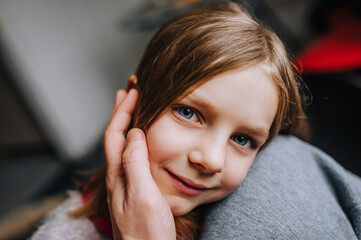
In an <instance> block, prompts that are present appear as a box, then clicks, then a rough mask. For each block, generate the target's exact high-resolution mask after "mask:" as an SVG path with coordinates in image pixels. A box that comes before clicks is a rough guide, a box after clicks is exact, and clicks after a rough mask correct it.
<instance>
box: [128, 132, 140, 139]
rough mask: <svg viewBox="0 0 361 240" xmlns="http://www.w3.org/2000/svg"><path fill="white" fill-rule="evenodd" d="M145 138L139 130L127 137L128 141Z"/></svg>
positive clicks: (129, 133)
mask: <svg viewBox="0 0 361 240" xmlns="http://www.w3.org/2000/svg"><path fill="white" fill-rule="evenodd" d="M142 137H143V135H142V134H141V133H140V132H139V131H137V130H133V131H132V130H131V131H129V132H128V135H127V139H128V140H138V139H141V138H142Z"/></svg>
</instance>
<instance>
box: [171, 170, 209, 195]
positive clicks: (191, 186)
mask: <svg viewBox="0 0 361 240" xmlns="http://www.w3.org/2000/svg"><path fill="white" fill-rule="evenodd" d="M165 170H166V171H167V173H168V175H169V176H170V177H171V179H172V182H173V184H174V186H175V187H176V188H177V189H178V190H179V191H180V192H182V193H185V194H188V195H199V194H201V193H203V192H204V191H206V190H207V189H209V188H207V187H206V186H203V185H200V184H196V183H194V182H193V181H191V180H189V179H187V178H183V177H181V176H178V175H176V174H174V173H172V172H171V171H169V170H168V169H165Z"/></svg>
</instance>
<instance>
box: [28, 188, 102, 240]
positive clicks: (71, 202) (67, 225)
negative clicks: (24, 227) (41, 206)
mask: <svg viewBox="0 0 361 240" xmlns="http://www.w3.org/2000/svg"><path fill="white" fill-rule="evenodd" d="M68 195H69V197H68V198H67V199H66V200H65V201H64V202H63V203H62V204H60V205H59V206H58V207H57V208H56V209H54V210H53V211H52V212H50V213H49V214H48V215H47V217H46V218H45V220H44V222H43V224H42V225H41V226H40V227H39V229H38V230H37V231H36V232H35V233H34V235H33V236H32V237H31V238H30V239H31V240H106V238H104V237H103V236H101V235H100V234H99V232H98V231H97V230H96V229H95V227H94V225H93V224H92V223H91V222H90V220H89V219H88V218H85V217H83V218H72V217H69V216H68V215H67V213H68V212H70V211H72V210H75V209H77V208H78V207H79V206H81V204H82V199H81V195H80V193H79V192H76V191H69V192H68Z"/></svg>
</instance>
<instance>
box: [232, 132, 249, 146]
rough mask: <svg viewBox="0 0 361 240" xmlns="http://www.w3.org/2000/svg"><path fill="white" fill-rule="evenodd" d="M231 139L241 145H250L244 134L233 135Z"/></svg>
mask: <svg viewBox="0 0 361 240" xmlns="http://www.w3.org/2000/svg"><path fill="white" fill-rule="evenodd" d="M232 140H233V141H235V142H236V143H237V144H239V145H241V146H248V147H250V146H251V141H250V139H249V138H248V137H246V136H244V135H235V136H233V137H232Z"/></svg>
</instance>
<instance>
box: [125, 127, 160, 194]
mask: <svg viewBox="0 0 361 240" xmlns="http://www.w3.org/2000/svg"><path fill="white" fill-rule="evenodd" d="M122 165H123V169H124V175H125V181H126V186H127V189H128V191H133V190H134V191H135V192H137V191H138V190H142V191H144V190H145V189H144V188H147V186H148V184H149V182H150V181H153V178H152V175H151V173H150V168H149V161H148V148H147V143H146V139H145V135H144V133H143V131H142V130H140V129H139V128H133V129H131V130H130V131H129V132H128V134H127V146H126V148H125V151H124V153H123V158H122Z"/></svg>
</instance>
